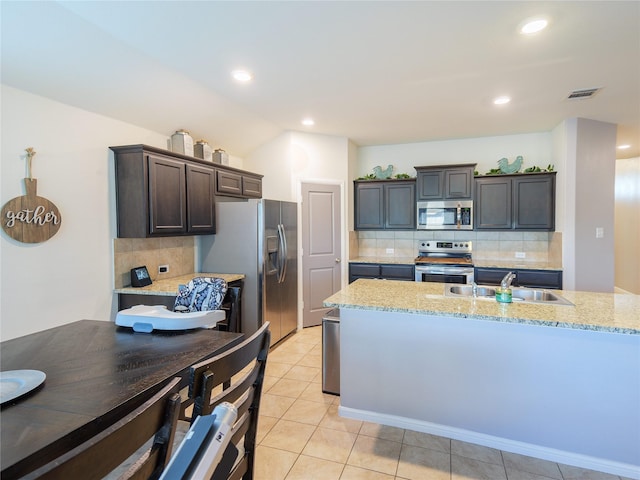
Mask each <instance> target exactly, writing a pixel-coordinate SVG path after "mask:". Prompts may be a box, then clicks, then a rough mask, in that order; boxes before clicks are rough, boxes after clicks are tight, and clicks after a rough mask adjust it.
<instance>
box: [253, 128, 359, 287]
mask: <svg viewBox="0 0 640 480" xmlns="http://www.w3.org/2000/svg"><path fill="white" fill-rule="evenodd" d="M354 157H355V155H354V147H353V145H352V144H351V143H350V142H349V140H348V139H346V138H344V137H335V136H330V135H314V134H309V133H302V132H285V133H283V134H282V135H279V136H278V137H276V138H274V139H273V140H271V141H270V142H267V143H266V144H264V145H262V146H260V147H259V148H257V149H256V150H254V151H253V152H252V153H251V154H250V155H248V156H247V157H246V158H245V159H244V167H243V168H244V169H246V170H249V171H252V172H256V173H261V174H262V175H264V178H263V184H262V185H263V186H262V195H263V197H264V198H269V199H273V200H288V201H294V202H299V201H300V192H301V190H300V185H301V183H303V182H307V183H332V184H338V185H340V186H341V187H342V189H341V196H342V198H341V202H342V205H341V211H342V212H343V215H342V227H341V238H342V252H343V257H344V258H348V257H347V256H348V246H347V240H348V235H347V232H348V226H349V223H347V222H348V220H349V216H348V215H347V214H345V213H346V212H347V211H348V208H349V207H348V205H350V204H351V200H350V199H351V198H353V197H352V192H350V191H349V188H348V183H349V175H350V169H353V164H354V162H355V160H354ZM298 220H299V224H300V219H298ZM298 241H299V243H300V242H301V241H302V239H301V237H300V236H298ZM299 247H300V245H299ZM298 251H300V249H299V250H298ZM347 269H348V263H347V262H342V280H343V284H346V278H347ZM300 291H302V289H300Z"/></svg>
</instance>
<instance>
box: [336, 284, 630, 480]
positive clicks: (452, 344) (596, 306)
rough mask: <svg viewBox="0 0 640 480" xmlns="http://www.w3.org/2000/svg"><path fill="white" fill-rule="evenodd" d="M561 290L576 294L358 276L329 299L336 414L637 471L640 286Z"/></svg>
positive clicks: (567, 460) (596, 467)
mask: <svg viewBox="0 0 640 480" xmlns="http://www.w3.org/2000/svg"><path fill="white" fill-rule="evenodd" d="M554 293H558V294H560V295H562V296H563V297H564V298H566V299H567V300H569V301H571V302H573V303H574V304H575V306H569V305H558V306H553V305H546V304H525V303H519V302H517V303H511V304H500V303H498V302H496V301H495V300H492V299H480V298H476V299H473V298H464V297H445V296H444V284H442V283H430V282H400V281H394V280H369V279H358V280H356V281H355V282H353V283H351V284H350V285H348V286H346V287H345V288H343V289H342V290H341V291H340V292H338V293H336V294H334V295H332V296H330V297H329V298H327V299H326V300H325V301H324V306H326V307H339V308H340V406H339V409H338V411H339V414H340V415H341V416H344V417H347V418H353V419H357V420H364V421H369V422H376V423H381V424H383V425H390V426H393V427H398V428H405V429H410V430H414V431H419V432H425V433H428V434H432V435H438V436H443V437H446V438H452V439H456V440H460V441H464V442H470V443H475V444H478V445H483V446H486V447H489V448H496V449H499V450H503V451H507V452H513V453H517V454H521V455H527V456H532V457H536V458H542V459H546V460H551V461H555V462H560V463H565V464H569V465H575V466H579V467H583V468H588V469H591V470H598V471H601V472H608V473H612V474H615V475H621V476H624V477H630V478H640V477H638V476H637V474H638V472H640V450H638V448H637V446H638V445H640V410H638V405H640V362H639V359H640V296H637V295H621V294H607V293H590V292H571V291H559V290H554Z"/></svg>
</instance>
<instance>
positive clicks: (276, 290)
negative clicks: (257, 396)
mask: <svg viewBox="0 0 640 480" xmlns="http://www.w3.org/2000/svg"><path fill="white" fill-rule="evenodd" d="M216 209H217V212H216V217H217V218H216V220H217V227H216V234H215V235H208V236H202V237H200V256H201V265H200V271H201V272H215V273H243V274H244V275H245V280H244V288H243V290H242V297H241V304H242V307H241V312H242V318H241V330H242V332H243V333H244V334H246V335H250V334H252V333H253V332H255V331H256V330H257V329H258V328H259V327H260V326H261V325H262V324H263V323H264V322H271V327H270V328H271V343H272V344H274V343H276V342H277V341H278V340H280V339H282V338H284V337H286V336H287V335H288V334H289V333H291V332H293V331H295V329H296V327H297V324H298V264H297V263H298V227H297V222H298V206H297V204H296V203H293V202H281V201H277V200H264V199H260V200H243V201H217V202H216Z"/></svg>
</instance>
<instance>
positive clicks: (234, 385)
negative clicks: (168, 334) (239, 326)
mask: <svg viewBox="0 0 640 480" xmlns="http://www.w3.org/2000/svg"><path fill="white" fill-rule="evenodd" d="M270 341H271V333H270V331H269V322H267V323H265V324H264V325H262V327H261V328H260V329H259V330H258V331H257V332H256V333H254V334H253V335H252V336H251V337H249V338H248V339H246V340H245V341H244V342H242V343H241V344H239V345H237V346H236V347H234V348H232V349H231V350H228V351H226V352H224V353H222V354H220V355H217V356H215V357H213V358H211V359H209V360H205V361H203V362H200V363H197V364H195V365H193V366H192V367H191V369H190V375H189V401H188V402H187V404H190V405H189V406H191V407H192V412H191V415H190V417H186V416H185V417H184V418H186V419H188V420H190V421H191V423H193V422H194V421H195V419H196V418H197V417H198V416H199V415H209V414H211V412H212V411H213V410H214V408H215V407H216V406H218V405H220V404H221V403H223V402H229V403H232V404H233V405H235V407H236V408H237V411H238V416H237V420H236V421H235V423H234V425H233V427H232V429H231V432H230V434H231V441H230V444H229V448H231V449H233V448H237V450H238V452H239V453H238V458H237V459H236V460H235V462H234V466H233V469H232V470H231V472H230V474H229V475H228V477H226V478H228V479H233V480H238V479H241V478H242V479H243V480H252V479H253V465H254V459H255V446H256V432H257V428H258V412H259V408H260V398H261V396H262V384H263V381H264V372H265V368H266V365H267V356H268V354H269V345H270ZM183 405H184V404H183ZM213 478H214V479H215V480H218V478H216V477H213Z"/></svg>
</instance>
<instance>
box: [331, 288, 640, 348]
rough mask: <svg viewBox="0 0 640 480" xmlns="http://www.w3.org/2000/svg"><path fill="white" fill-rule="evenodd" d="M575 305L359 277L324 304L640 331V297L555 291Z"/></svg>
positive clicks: (628, 331) (514, 321) (489, 319)
mask: <svg viewBox="0 0 640 480" xmlns="http://www.w3.org/2000/svg"><path fill="white" fill-rule="evenodd" d="M553 292H554V293H558V294H559V295H561V296H563V297H564V298H566V299H567V300H569V301H570V302H572V303H573V304H574V305H575V306H570V305H557V306H556V305H547V304H533V303H520V302H516V303H511V304H501V303H498V302H496V301H495V300H491V299H480V298H476V299H473V298H463V297H445V296H444V284H442V283H430V282H396V281H393V280H386V281H380V280H367V279H359V280H357V281H355V282H354V283H351V284H350V285H348V286H346V287H345V288H343V289H342V290H341V291H339V292H338V293H336V294H334V295H332V296H331V297H329V298H327V299H326V300H325V301H324V306H325V307H334V308H335V307H340V308H345V307H348V308H354V309H360V310H377V311H384V312H400V313H411V314H427V315H435V316H453V317H461V318H474V319H477V320H488V321H496V322H508V323H523V324H531V325H544V326H549V327H564V328H574V329H581V330H596V331H601V332H612V333H622V334H631V335H640V296H638V295H631V294H614V293H594V292H572V291H563V290H553Z"/></svg>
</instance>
